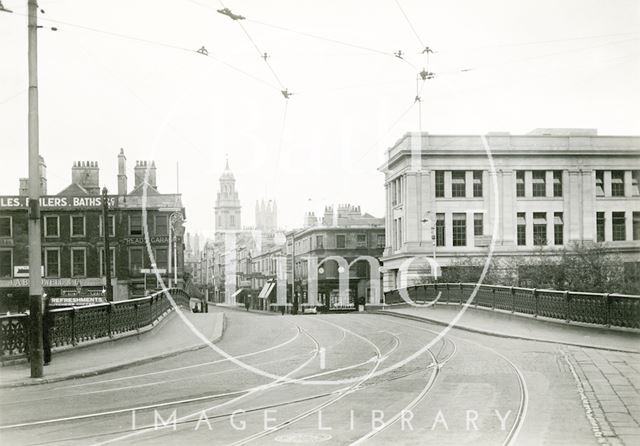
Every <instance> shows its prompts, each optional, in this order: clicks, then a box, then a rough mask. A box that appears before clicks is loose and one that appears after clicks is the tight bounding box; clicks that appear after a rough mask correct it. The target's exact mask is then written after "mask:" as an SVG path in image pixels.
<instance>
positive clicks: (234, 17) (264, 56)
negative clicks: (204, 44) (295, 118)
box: [196, 0, 291, 99]
mask: <svg viewBox="0 0 640 446" xmlns="http://www.w3.org/2000/svg"><path fill="white" fill-rule="evenodd" d="M218 3H219V4H220V6H222V9H218V10H217V12H218V13H219V14H222V15H226V16H227V17H229V18H231V19H232V20H233V21H234V22H237V23H238V25H239V26H240V29H242V32H243V33H244V34H245V36H247V38H248V39H249V41H250V42H251V44H252V45H253V47H254V48H255V50H256V51H257V53H258V56H259V57H260V58H261V59H262V60H263V61H264V63H265V64H266V65H267V67H268V68H269V71H271V74H272V75H273V77H274V78H275V80H276V82H278V85H280V88H281V90H280V91H281V93H282V95H283V96H284V98H285V99H289V97H290V95H291V93H289V92H288V89H287V88H286V87H285V86H284V84H283V83H282V80H281V79H280V76H278V73H276V70H274V69H273V66H271V64H270V63H269V60H268V59H269V58H268V54H267V53H266V52H263V51H262V50H261V49H260V47H259V46H258V44H257V43H256V41H255V40H254V39H253V37H251V34H249V31H247V29H246V28H245V26H244V25H243V24H242V20H246V17H244V16H242V15H239V14H234V13H232V12H231V10H230V9H229V8H227V7H226V6H225V4H224V3H223V2H222V0H218ZM196 4H198V3H196Z"/></svg>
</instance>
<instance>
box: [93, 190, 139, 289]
mask: <svg viewBox="0 0 640 446" xmlns="http://www.w3.org/2000/svg"><path fill="white" fill-rule="evenodd" d="M107 193H108V191H107V188H106V187H103V188H102V231H103V235H104V271H105V281H106V283H105V290H106V294H107V296H106V297H107V302H111V301H113V286H112V285H111V262H112V260H111V247H110V246H109V236H110V235H111V234H110V233H111V228H110V226H109V197H108V196H107ZM144 284H145V286H146V285H147V281H146V280H145V282H144Z"/></svg>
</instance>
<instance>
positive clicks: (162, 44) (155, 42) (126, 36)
mask: <svg viewBox="0 0 640 446" xmlns="http://www.w3.org/2000/svg"><path fill="white" fill-rule="evenodd" d="M15 15H16V16H20V15H23V16H25V17H26V14H20V13H16V14H15ZM39 20H40V21H47V22H51V23H57V24H61V25H65V26H69V27H71V28H77V29H80V30H83V31H89V32H94V33H98V34H103V35H107V36H111V37H117V38H120V39H126V40H132V41H136V42H140V43H146V44H149V45H155V46H158V47H164V48H170V49H173V50H177V51H185V52H188V53H199V54H200V55H204V56H207V57H209V58H210V59H211V60H213V61H215V62H218V63H220V64H222V65H224V66H226V67H228V68H230V69H231V70H233V71H236V72H238V73H240V74H243V75H245V76H247V77H250V78H251V79H253V80H255V81H257V82H260V83H262V84H264V85H266V86H268V87H269V88H273V89H274V90H278V87H277V86H275V85H273V84H271V83H269V82H267V81H265V80H264V79H261V78H259V77H257V76H255V75H253V74H251V73H249V72H247V71H245V70H243V69H242V68H239V67H237V66H235V65H233V64H230V63H229V62H226V61H224V60H222V59H219V58H218V57H216V56H214V55H212V54H210V53H208V52H207V53H206V54H204V53H202V52H200V51H199V50H195V49H193V48H187V47H183V46H179V45H174V44H170V43H166V42H160V41H158V40H151V39H146V38H143V37H137V36H132V35H129V34H122V33H117V32H113V31H107V30H104V29H98V28H93V27H90V26H85V25H78V24H76V23H71V22H65V21H62V20H56V19H50V18H45V17H41V18H39ZM60 31H62V30H61V29H60V28H58V32H60Z"/></svg>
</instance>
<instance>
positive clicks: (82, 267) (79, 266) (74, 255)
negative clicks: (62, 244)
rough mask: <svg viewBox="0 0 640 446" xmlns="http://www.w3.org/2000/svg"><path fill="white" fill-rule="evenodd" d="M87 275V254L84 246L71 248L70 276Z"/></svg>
mask: <svg viewBox="0 0 640 446" xmlns="http://www.w3.org/2000/svg"><path fill="white" fill-rule="evenodd" d="M86 275H87V256H86V251H85V249H84V248H71V277H84V276H86Z"/></svg>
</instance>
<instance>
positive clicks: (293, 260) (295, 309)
mask: <svg viewBox="0 0 640 446" xmlns="http://www.w3.org/2000/svg"><path fill="white" fill-rule="evenodd" d="M291 299H293V307H292V308H291V314H298V296H297V295H296V233H295V231H294V232H293V233H292V234H291Z"/></svg>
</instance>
